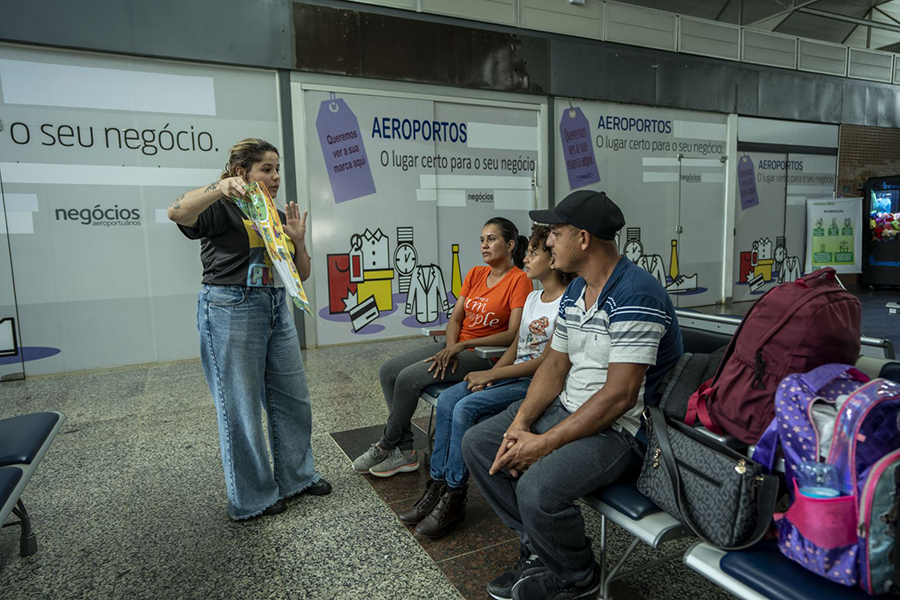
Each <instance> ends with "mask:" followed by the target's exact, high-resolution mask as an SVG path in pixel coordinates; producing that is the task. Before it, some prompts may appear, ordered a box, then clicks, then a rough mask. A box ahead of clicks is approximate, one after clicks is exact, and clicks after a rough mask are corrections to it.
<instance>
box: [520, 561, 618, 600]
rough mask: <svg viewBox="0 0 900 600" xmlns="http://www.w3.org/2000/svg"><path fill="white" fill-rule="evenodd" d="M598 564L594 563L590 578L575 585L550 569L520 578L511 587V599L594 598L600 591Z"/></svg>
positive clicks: (567, 599) (553, 599)
mask: <svg viewBox="0 0 900 600" xmlns="http://www.w3.org/2000/svg"><path fill="white" fill-rule="evenodd" d="M600 583H601V582H600V565H598V564H596V563H594V572H593V573H592V574H591V579H590V580H589V581H588V582H587V583H585V584H583V585H576V584H574V583H572V582H569V581H563V580H562V579H560V578H559V577H557V576H555V575H554V574H553V573H551V572H550V570H549V569H548V570H545V571H542V572H540V573H536V574H534V575H531V576H530V577H525V578H523V579H521V580H520V581H519V582H518V583H516V585H515V586H514V587H513V594H512V597H513V600H582V599H587V598H596V597H597V592H598V591H600Z"/></svg>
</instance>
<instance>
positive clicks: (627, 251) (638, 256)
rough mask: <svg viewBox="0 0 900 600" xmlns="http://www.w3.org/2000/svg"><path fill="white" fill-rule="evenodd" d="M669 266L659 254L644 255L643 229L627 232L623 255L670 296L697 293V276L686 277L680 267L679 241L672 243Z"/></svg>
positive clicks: (633, 228) (638, 228) (637, 228)
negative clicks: (653, 278)
mask: <svg viewBox="0 0 900 600" xmlns="http://www.w3.org/2000/svg"><path fill="white" fill-rule="evenodd" d="M671 249H672V250H671V253H670V256H669V265H668V267H667V266H666V264H665V262H663V257H662V256H660V255H659V254H651V255H647V254H644V247H643V245H642V244H641V228H640V227H628V228H627V229H626V230H625V245H624V246H623V247H622V254H624V255H625V256H626V258H628V259H629V260H631V262H633V263H634V264H636V265H637V266H639V267H640V268H642V269H644V270H645V271H647V272H648V273H650V274H651V275H653V276H654V277H655V278H656V280H657V281H658V282H659V284H660V285H661V286H663V287H664V288H666V291H667V292H669V293H670V294H685V293H689V292H696V291H697V289H698V288H697V274H696V273H694V274H693V275H684V274H683V273H681V271H680V270H679V265H678V240H672V241H671Z"/></svg>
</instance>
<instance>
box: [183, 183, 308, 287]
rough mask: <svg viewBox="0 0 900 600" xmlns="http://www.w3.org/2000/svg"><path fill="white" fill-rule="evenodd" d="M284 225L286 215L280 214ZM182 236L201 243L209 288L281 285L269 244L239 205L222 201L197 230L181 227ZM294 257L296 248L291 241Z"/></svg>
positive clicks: (200, 219) (204, 215)
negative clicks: (267, 250) (276, 275)
mask: <svg viewBox="0 0 900 600" xmlns="http://www.w3.org/2000/svg"><path fill="white" fill-rule="evenodd" d="M278 216H279V217H280V218H281V221H282V222H284V220H285V216H284V213H283V212H281V211H278ZM178 228H179V229H180V230H181V233H183V234H184V235H185V237H187V238H188V239H191V240H200V262H202V263H203V279H202V282H203V283H204V284H207V285H238V286H244V287H274V286H276V285H279V286H280V285H281V282H277V280H276V277H275V270H274V268H273V266H272V261H271V259H270V258H269V255H268V253H267V252H266V247H265V243H264V242H263V239H262V238H261V237H260V236H259V234H258V233H256V231H255V230H254V229H253V225H252V223H251V222H250V220H248V219H247V218H246V217H245V216H244V213H242V212H241V209H239V208H238V207H237V206H235V205H234V204H232V203H231V202H229V201H227V200H224V199H223V200H219V201H217V202H214V203H213V204H212V205H210V206H209V207H208V208H207V209H206V210H204V211H203V212H202V213H200V216H199V217H198V218H197V223H196V224H195V225H194V227H186V226H184V225H179V226H178ZM287 243H288V248H289V249H290V251H291V256H292V257H293V255H294V245H293V243H292V242H291V240H290V239H288V241H287Z"/></svg>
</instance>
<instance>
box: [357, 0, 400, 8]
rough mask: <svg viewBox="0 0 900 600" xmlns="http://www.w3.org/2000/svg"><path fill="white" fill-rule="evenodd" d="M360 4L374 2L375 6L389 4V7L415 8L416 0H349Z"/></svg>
mask: <svg viewBox="0 0 900 600" xmlns="http://www.w3.org/2000/svg"><path fill="white" fill-rule="evenodd" d="M350 2H359V3H361V4H375V5H377V6H390V7H391V8H404V9H406V10H416V0H350Z"/></svg>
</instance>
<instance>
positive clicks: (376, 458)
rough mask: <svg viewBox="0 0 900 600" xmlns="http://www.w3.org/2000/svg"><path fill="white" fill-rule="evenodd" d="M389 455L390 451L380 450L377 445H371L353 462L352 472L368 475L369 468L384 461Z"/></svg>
mask: <svg viewBox="0 0 900 600" xmlns="http://www.w3.org/2000/svg"><path fill="white" fill-rule="evenodd" d="M390 454H391V451H390V450H382V449H381V448H379V447H378V444H372V447H371V448H369V449H368V450H366V451H365V452H363V453H362V455H361V456H360V457H359V458H357V459H356V460H354V461H353V470H354V471H356V472H357V473H368V472H369V469H370V468H371V467H374V466H375V465H377V464H378V463H380V462H381V461H383V460H384V459H386V458H387V457H388V456H390Z"/></svg>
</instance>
